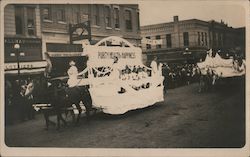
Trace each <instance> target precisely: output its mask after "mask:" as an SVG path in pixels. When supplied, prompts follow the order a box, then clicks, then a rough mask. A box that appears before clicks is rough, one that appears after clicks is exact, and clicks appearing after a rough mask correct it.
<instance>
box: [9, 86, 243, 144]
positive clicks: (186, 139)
mask: <svg viewBox="0 0 250 157" xmlns="http://www.w3.org/2000/svg"><path fill="white" fill-rule="evenodd" d="M244 95H245V94H244V84H243V83H242V82H241V83H233V82H231V84H230V85H225V84H221V85H220V86H219V85H218V86H217V88H216V89H215V90H214V91H213V92H212V91H209V92H203V93H198V84H191V85H189V86H183V87H179V88H176V89H170V90H168V92H167V94H166V95H165V102H162V103H158V104H156V105H154V106H151V107H148V108H145V109H141V110H135V111H130V112H128V113H126V114H124V115H120V116H112V115H106V114H102V113H98V114H96V115H93V116H92V119H91V121H90V123H88V124H86V122H85V118H82V121H81V124H80V126H78V127H75V126H73V125H69V126H67V127H65V128H62V131H60V132H58V131H56V129H55V127H52V128H50V130H49V131H46V130H44V128H45V122H44V119H43V117H42V115H41V114H39V115H36V119H35V120H31V121H26V122H23V123H19V124H14V125H9V126H7V127H6V129H5V131H6V134H5V135H6V137H5V142H6V144H7V145H8V146H10V147H15V146H18V147H76V148H81V147H84V148H207V147H216V148H221V147H237V148H239V147H243V146H244V144H245V97H244ZM52 119H53V118H52Z"/></svg>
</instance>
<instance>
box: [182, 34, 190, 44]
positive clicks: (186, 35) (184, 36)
mask: <svg viewBox="0 0 250 157" xmlns="http://www.w3.org/2000/svg"><path fill="white" fill-rule="evenodd" d="M183 43H184V46H189V35H188V32H184V33H183Z"/></svg>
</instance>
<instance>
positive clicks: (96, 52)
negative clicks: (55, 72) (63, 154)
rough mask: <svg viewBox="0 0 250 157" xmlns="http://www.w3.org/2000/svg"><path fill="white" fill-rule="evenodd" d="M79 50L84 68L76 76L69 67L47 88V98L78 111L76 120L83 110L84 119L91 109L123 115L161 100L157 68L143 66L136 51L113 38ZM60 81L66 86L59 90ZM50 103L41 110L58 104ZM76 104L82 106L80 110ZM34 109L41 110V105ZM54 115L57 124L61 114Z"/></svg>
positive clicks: (140, 53) (161, 87) (127, 43)
mask: <svg viewBox="0 0 250 157" xmlns="http://www.w3.org/2000/svg"><path fill="white" fill-rule="evenodd" d="M83 47H84V51H83V53H82V55H83V56H87V57H88V60H87V67H86V68H85V69H84V70H83V71H82V72H80V73H78V72H77V69H76V67H74V65H72V66H71V68H70V69H69V70H68V74H69V77H57V78H53V79H51V80H50V82H51V83H52V86H51V85H50V86H51V87H50V88H52V91H53V93H52V94H50V96H48V97H51V95H52V97H54V98H52V99H56V98H57V97H58V100H59V99H63V101H64V102H66V101H69V102H70V103H71V104H73V106H76V107H75V108H73V109H75V110H74V111H76V110H78V113H77V114H78V118H79V116H80V114H81V112H82V111H83V110H85V111H86V113H87V116H88V112H89V111H90V110H91V109H92V108H94V109H97V110H101V111H102V112H104V113H108V114H123V113H126V112H127V111H130V110H135V109H140V108H145V107H147V106H151V105H154V104H155V103H156V102H160V101H163V100H164V97H163V79H164V77H163V76H162V73H161V66H159V67H155V68H154V69H153V70H152V68H149V67H146V66H145V65H143V63H142V50H141V49H140V48H137V47H134V46H133V45H132V44H131V43H129V42H128V41H126V40H124V39H122V38H119V37H114V36H111V37H107V38H104V39H103V40H101V41H99V42H98V43H97V44H95V45H83ZM58 80H59V81H58ZM63 80H64V81H63ZM65 80H66V81H65ZM63 82H67V83H68V87H66V88H64V89H62V87H64V85H63V84H64V83H63ZM59 86H60V87H59ZM65 90H66V93H65V92H61V94H60V91H65ZM63 97H65V98H66V99H65V98H63ZM63 101H60V102H62V103H63ZM53 102H54V104H52V105H51V106H45V108H46V107H49V108H53V106H55V105H59V106H60V105H61V104H58V102H57V101H53ZM80 103H82V104H84V106H85V107H83V108H82V107H81V105H80ZM49 105H50V104H49ZM82 106H83V105H82ZM34 107H35V108H37V109H40V108H41V109H42V107H44V106H43V105H34ZM90 108H91V109H90ZM56 112H57V115H58V116H57V117H58V118H59V119H58V120H59V121H58V122H59V124H60V119H62V117H61V116H60V114H61V111H59V110H56ZM45 119H46V115H45ZM46 122H48V118H47V119H46Z"/></svg>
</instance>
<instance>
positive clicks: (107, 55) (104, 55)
mask: <svg viewBox="0 0 250 157" xmlns="http://www.w3.org/2000/svg"><path fill="white" fill-rule="evenodd" d="M114 57H117V58H119V59H120V58H122V59H135V57H136V55H135V52H98V59H113V58H114Z"/></svg>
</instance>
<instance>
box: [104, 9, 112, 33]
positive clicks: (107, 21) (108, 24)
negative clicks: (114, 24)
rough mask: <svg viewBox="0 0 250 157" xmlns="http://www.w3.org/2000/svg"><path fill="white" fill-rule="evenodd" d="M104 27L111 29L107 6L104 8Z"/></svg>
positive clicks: (109, 13)
mask: <svg viewBox="0 0 250 157" xmlns="http://www.w3.org/2000/svg"><path fill="white" fill-rule="evenodd" d="M105 25H106V27H109V28H110V27H111V12H110V7H109V6H105Z"/></svg>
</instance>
